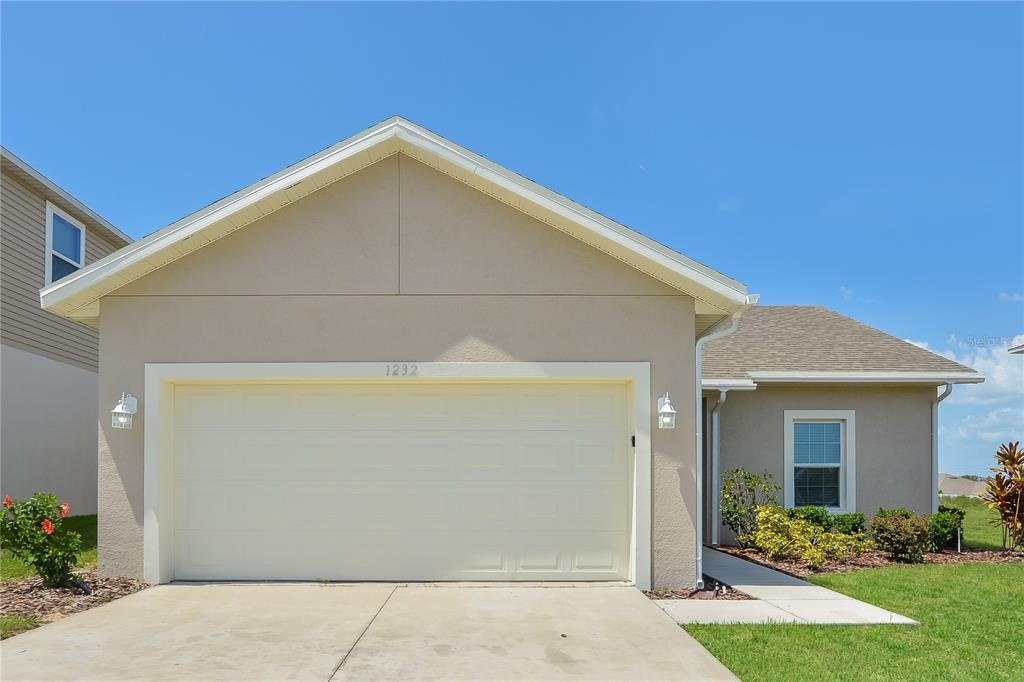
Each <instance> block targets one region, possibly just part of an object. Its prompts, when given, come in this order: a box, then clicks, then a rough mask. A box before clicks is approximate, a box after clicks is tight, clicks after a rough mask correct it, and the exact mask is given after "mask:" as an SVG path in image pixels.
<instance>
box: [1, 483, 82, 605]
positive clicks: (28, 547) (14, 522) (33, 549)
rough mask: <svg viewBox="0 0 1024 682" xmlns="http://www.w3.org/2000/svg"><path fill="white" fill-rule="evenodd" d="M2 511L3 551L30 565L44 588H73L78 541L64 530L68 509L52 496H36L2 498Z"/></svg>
mask: <svg viewBox="0 0 1024 682" xmlns="http://www.w3.org/2000/svg"><path fill="white" fill-rule="evenodd" d="M3 507H4V509H3V516H2V517H0V536H2V538H3V547H4V549H7V550H10V552H11V554H13V555H14V556H16V557H18V558H19V559H22V560H23V561H26V562H27V563H29V564H31V565H32V567H33V568H34V569H35V571H36V573H38V574H39V577H41V578H42V579H43V585H44V586H45V587H63V586H67V585H71V584H74V576H73V575H72V574H71V569H72V568H74V566H75V564H76V563H77V562H78V550H79V549H81V547H82V537H81V536H80V535H79V534H78V533H76V532H74V531H70V530H67V529H65V528H64V519H65V518H67V516H68V515H69V514H70V513H71V506H70V505H69V504H68V503H67V502H60V503H58V502H57V496H56V495H51V494H48V493H36V494H35V495H33V496H32V497H31V498H30V499H28V500H24V501H21V500H12V499H11V496H10V495H6V496H5V497H4V501H3Z"/></svg>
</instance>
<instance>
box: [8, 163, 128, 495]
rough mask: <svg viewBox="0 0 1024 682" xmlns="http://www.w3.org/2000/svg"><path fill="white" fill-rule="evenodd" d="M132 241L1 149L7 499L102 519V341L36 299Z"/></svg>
mask: <svg viewBox="0 0 1024 682" xmlns="http://www.w3.org/2000/svg"><path fill="white" fill-rule="evenodd" d="M131 241H132V240H131V238H130V237H128V236H127V235H126V234H124V233H123V232H121V231H120V230H118V229H117V228H116V227H114V226H113V225H111V224H110V223H109V222H107V221H106V220H104V219H103V218H102V217H101V216H99V215H98V214H97V213H96V212H95V211H93V210H92V209H90V208H89V207H88V206H86V205H85V204H83V203H82V202H81V201H79V200H78V199H76V198H75V197H73V196H72V195H71V194H69V193H68V192H67V191H65V190H64V189H63V188H61V187H60V186H58V185H57V184H56V183H55V182H53V181H52V180H51V179H49V178H48V177H46V176H45V175H43V174H42V173H40V172H39V171H37V170H36V169H35V168H33V167H32V166H30V165H29V164H28V163H26V162H25V161H23V160H22V159H21V158H19V157H18V156H17V155H15V154H14V153H12V152H11V151H10V150H8V149H5V148H4V147H0V372H2V375H3V381H2V382H0V495H10V496H11V497H14V498H19V499H25V498H28V497H31V496H32V495H33V494H34V493H37V492H52V493H54V494H55V495H57V496H58V497H60V499H61V500H64V501H67V502H69V503H70V504H71V511H72V513H74V514H95V513H96V434H97V430H96V390H97V385H98V383H97V382H98V379H97V374H96V373H97V368H98V363H99V353H98V346H99V335H98V334H97V332H96V330H95V329H93V328H92V327H89V326H87V325H84V324H82V323H81V322H77V321H74V320H71V319H67V318H64V317H61V316H59V315H54V314H53V313H51V312H47V311H45V310H43V309H42V307H40V305H39V289H41V288H42V287H45V286H48V285H50V284H52V283H54V282H57V281H59V280H60V279H61V278H63V277H67V276H68V275H71V274H73V273H75V272H77V271H78V270H81V269H82V268H84V267H86V266H87V265H89V264H91V263H94V262H95V261H97V260H99V259H101V258H103V257H104V256H107V255H109V254H111V253H113V252H114V251H117V250H118V249H119V248H121V247H122V246H124V245H125V244H128V243H130V242H131Z"/></svg>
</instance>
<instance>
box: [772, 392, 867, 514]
mask: <svg viewBox="0 0 1024 682" xmlns="http://www.w3.org/2000/svg"><path fill="white" fill-rule="evenodd" d="M854 429H855V424H854V413H853V411H852V410H835V411H822V410H786V411H785V434H786V443H785V458H786V472H785V486H784V488H785V490H784V493H785V501H786V506H787V507H802V506H804V505H814V506H816V507H826V508H828V509H831V510H834V511H854V510H855V509H856V503H855V500H856V497H855V495H856V490H855V485H856V483H855V481H856V479H855V469H854V466H855V449H854Z"/></svg>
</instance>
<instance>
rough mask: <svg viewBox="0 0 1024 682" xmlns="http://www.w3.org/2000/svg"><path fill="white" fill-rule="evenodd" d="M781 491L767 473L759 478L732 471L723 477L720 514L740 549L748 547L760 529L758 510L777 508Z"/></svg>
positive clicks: (741, 470)
mask: <svg viewBox="0 0 1024 682" xmlns="http://www.w3.org/2000/svg"><path fill="white" fill-rule="evenodd" d="M780 489H781V486H780V485H779V484H777V483H775V482H774V481H773V480H772V476H771V474H769V473H768V472H767V471H766V472H765V473H764V475H762V476H759V475H757V474H755V473H752V472H750V471H747V470H746V469H730V470H729V471H726V472H725V473H724V474H723V475H722V489H721V494H720V502H719V505H718V508H719V513H720V515H721V517H722V523H724V524H725V525H726V527H728V528H729V529H730V530H732V532H733V533H734V534H735V535H736V539H737V540H738V541H739V543H740V545H742V546H746V545H747V543H748V542H749V538H750V536H751V534H752V533H753V532H754V530H755V529H756V527H757V506H758V505H762V504H777V503H778V495H779V490H780Z"/></svg>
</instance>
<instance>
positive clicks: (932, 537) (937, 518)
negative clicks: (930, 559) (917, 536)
mask: <svg viewBox="0 0 1024 682" xmlns="http://www.w3.org/2000/svg"><path fill="white" fill-rule="evenodd" d="M966 515H967V513H966V512H964V510H962V509H956V508H954V507H945V506H942V507H939V511H937V512H936V513H934V514H932V515H931V516H929V517H928V551H929V552H941V551H942V550H944V549H945V548H946V547H949V546H950V545H952V544H954V543H955V542H956V532H957V529H959V528H960V527H962V526H963V523H964V517H965V516H966Z"/></svg>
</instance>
